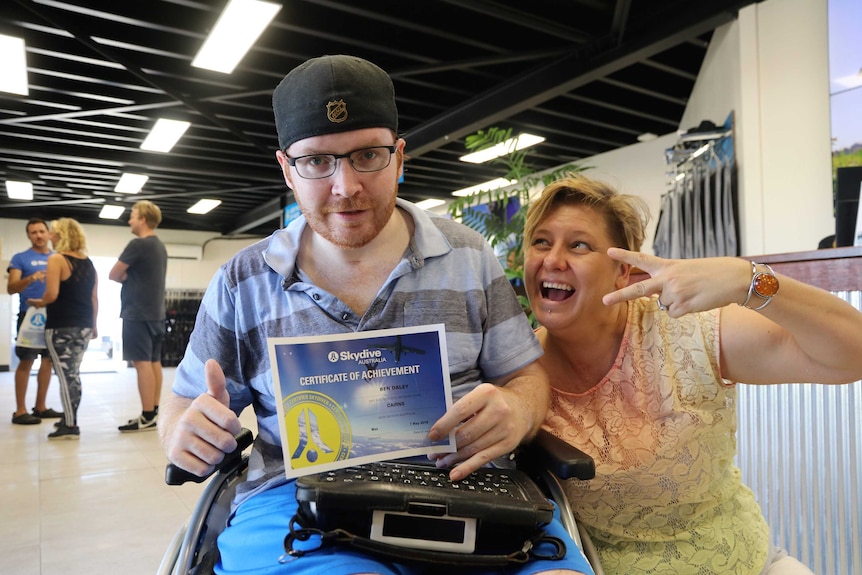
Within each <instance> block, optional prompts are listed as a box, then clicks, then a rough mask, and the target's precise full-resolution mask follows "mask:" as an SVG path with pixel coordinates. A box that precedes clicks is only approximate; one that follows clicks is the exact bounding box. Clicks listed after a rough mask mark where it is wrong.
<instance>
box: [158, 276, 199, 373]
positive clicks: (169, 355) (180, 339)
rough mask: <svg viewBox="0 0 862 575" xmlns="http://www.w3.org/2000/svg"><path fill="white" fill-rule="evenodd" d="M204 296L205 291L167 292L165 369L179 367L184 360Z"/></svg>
mask: <svg viewBox="0 0 862 575" xmlns="http://www.w3.org/2000/svg"><path fill="white" fill-rule="evenodd" d="M203 296H204V290H166V291H165V339H164V342H163V344H162V365H163V366H164V367H174V366H177V365H179V363H180V360H182V358H183V355H184V354H185V352H186V346H187V345H188V343H189V337H190V336H191V333H192V330H193V329H194V327H195V318H196V317H197V314H198V308H199V307H200V305H201V300H202V299H203Z"/></svg>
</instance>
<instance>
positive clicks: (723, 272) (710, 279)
mask: <svg viewBox="0 0 862 575" xmlns="http://www.w3.org/2000/svg"><path fill="white" fill-rule="evenodd" d="M608 256H609V257H610V258H611V259H613V260H616V261H618V262H622V263H625V264H629V265H631V266H635V267H638V268H640V269H641V270H643V271H645V272H646V273H648V274H649V276H650V277H649V278H647V279H645V280H643V281H640V282H636V283H634V284H631V285H629V286H626V287H624V288H622V289H619V290H617V291H615V292H611V293H609V294H606V295H605V296H604V297H603V298H602V302H603V303H604V304H605V305H614V304H617V303H621V302H624V301H629V300H633V299H636V298H639V297H643V296H650V295H653V294H658V295H659V303H660V307H661V308H662V309H664V311H666V312H667V314H668V315H669V316H671V317H680V316H683V315H685V314H687V313H693V312H698V311H706V310H710V309H715V308H718V307H723V306H725V305H728V304H731V303H738V302H741V301H742V300H744V299H745V294H746V290H747V289H748V286H749V284H750V282H751V264H750V263H748V262H747V261H745V260H742V259H739V258H732V257H714V258H698V259H686V260H671V259H665V258H660V257H656V256H652V255H649V254H645V253H642V252H632V251H629V250H624V249H622V248H610V249H608Z"/></svg>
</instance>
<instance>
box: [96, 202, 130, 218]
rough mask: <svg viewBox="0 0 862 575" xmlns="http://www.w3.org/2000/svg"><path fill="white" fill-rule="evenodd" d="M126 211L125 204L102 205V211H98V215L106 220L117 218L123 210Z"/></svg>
mask: <svg viewBox="0 0 862 575" xmlns="http://www.w3.org/2000/svg"><path fill="white" fill-rule="evenodd" d="M124 211H126V208H125V206H109V205H104V206H102V211H100V212H99V217H100V218H104V219H106V220H119V219H120V216H122V215H123V212H124Z"/></svg>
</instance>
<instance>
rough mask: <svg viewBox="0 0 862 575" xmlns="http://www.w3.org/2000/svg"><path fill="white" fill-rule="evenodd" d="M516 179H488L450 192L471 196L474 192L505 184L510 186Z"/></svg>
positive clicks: (501, 186)
mask: <svg viewBox="0 0 862 575" xmlns="http://www.w3.org/2000/svg"><path fill="white" fill-rule="evenodd" d="M517 182H518V180H507V179H506V178H497V179H496V180H489V181H487V182H485V183H483V184H477V185H475V186H470V187H469V188H461V189H460V190H455V191H454V192H452V195H453V196H472V195H473V194H475V193H476V192H488V191H491V190H496V189H499V188H503V187H505V186H511V185H512V184H515V183H517Z"/></svg>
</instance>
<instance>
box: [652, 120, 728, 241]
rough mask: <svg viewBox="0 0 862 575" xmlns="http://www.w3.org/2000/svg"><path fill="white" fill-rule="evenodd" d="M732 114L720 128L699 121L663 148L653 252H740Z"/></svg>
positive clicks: (710, 123)
mask: <svg viewBox="0 0 862 575" xmlns="http://www.w3.org/2000/svg"><path fill="white" fill-rule="evenodd" d="M732 126H733V114H732V113H731V114H730V116H728V119H727V121H726V122H725V125H724V126H723V127H720V128H719V127H716V126H715V125H714V124H712V122H708V121H705V122H701V125H700V126H698V128H696V129H693V130H689V131H688V132H686V133H683V134H680V136H679V138H678V139H677V142H676V143H675V144H674V146H673V147H671V148H668V149H667V150H666V151H665V160H666V163H667V165H668V168H669V169H668V171H667V173H666V175H667V187H668V191H667V192H666V193H665V194H663V195H662V198H661V208H660V211H659V218H658V222H657V224H656V232H655V240H654V243H653V252H654V253H655V255H657V256H660V257H665V258H700V257H713V256H725V255H730V256H738V255H739V230H738V227H737V225H736V221H737V220H738V208H737V177H736V161H735V153H734V142H733V127H732Z"/></svg>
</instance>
